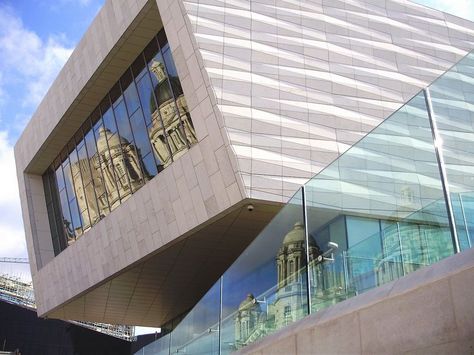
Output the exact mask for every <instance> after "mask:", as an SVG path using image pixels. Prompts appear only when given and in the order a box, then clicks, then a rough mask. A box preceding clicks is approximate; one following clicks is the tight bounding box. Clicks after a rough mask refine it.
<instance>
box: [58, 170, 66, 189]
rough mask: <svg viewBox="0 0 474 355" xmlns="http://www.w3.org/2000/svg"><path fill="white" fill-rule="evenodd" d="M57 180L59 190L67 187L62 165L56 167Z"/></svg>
mask: <svg viewBox="0 0 474 355" xmlns="http://www.w3.org/2000/svg"><path fill="white" fill-rule="evenodd" d="M56 182H57V186H58V191H61V190H62V189H64V187H65V184H64V174H63V168H62V166H61V165H60V166H59V167H58V168H57V169H56Z"/></svg>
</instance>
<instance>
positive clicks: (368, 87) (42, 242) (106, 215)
mask: <svg viewBox="0 0 474 355" xmlns="http://www.w3.org/2000/svg"><path fill="white" fill-rule="evenodd" d="M473 49H474V23H472V22H469V21H467V20H463V19H461V18H457V17H455V16H451V15H449V14H445V13H442V12H439V11H436V10H433V9H430V8H427V7H424V6H422V5H418V4H415V3H413V2H410V1H408V0H331V1H326V0H117V1H116V0H107V1H105V4H104V6H103V7H102V9H101V10H100V11H99V12H98V14H97V16H96V18H95V19H94V20H93V22H92V24H91V25H90V27H89V29H88V30H87V32H86V33H85V34H84V36H83V38H82V39H81V41H80V42H79V43H78V45H77V47H76V49H75V50H74V52H73V53H72V55H71V57H70V58H69V60H68V61H67V63H66V64H65V66H64V67H63V69H62V70H61V72H60V73H59V75H58V77H57V78H56V80H55V81H54V83H53V84H52V86H51V88H50V89H49V91H48V93H47V94H46V96H45V97H44V99H43V101H42V102H41V104H40V105H39V107H38V108H37V111H36V112H35V114H34V115H33V117H32V118H31V120H30V122H29V124H28V125H27V127H26V128H25V130H24V132H23V133H22V135H21V137H20V139H19V140H18V142H17V144H16V146H15V159H16V164H17V175H18V182H19V189H20V197H21V203H22V212H23V221H24V225H25V233H26V240H27V247H28V253H29V260H30V265H31V272H32V276H33V285H34V289H35V298H36V303H37V307H38V308H37V311H38V315H39V316H40V317H45V318H58V319H65V320H79V321H91V322H102V323H111V324H127V325H142V326H152V327H160V328H161V330H162V332H161V335H160V338H159V339H157V340H156V341H154V342H153V343H151V344H149V345H148V346H146V347H145V348H143V349H142V350H140V352H139V354H173V353H186V354H228V353H231V352H238V353H242V354H243V353H252V354H275V353H282V354H289V353H300V354H313V353H315V354H317V353H321V354H327V353H410V354H412V353H470V351H473V350H472V349H473V348H474V340H473V339H474V305H473V301H472V300H473V299H474V250H473V249H471V246H472V244H473V243H474V143H473V142H474V52H473V53H470V51H471V50H473ZM471 233H472V234H471Z"/></svg>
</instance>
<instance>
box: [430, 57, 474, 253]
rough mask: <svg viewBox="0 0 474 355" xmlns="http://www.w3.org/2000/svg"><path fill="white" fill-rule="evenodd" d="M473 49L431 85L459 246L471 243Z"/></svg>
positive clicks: (473, 213) (473, 222) (473, 238)
mask: <svg viewBox="0 0 474 355" xmlns="http://www.w3.org/2000/svg"><path fill="white" fill-rule="evenodd" d="M473 78H474V53H470V54H468V55H467V56H466V57H465V58H464V59H462V60H461V61H460V62H459V63H458V64H456V65H455V66H454V67H453V68H452V69H451V70H450V71H449V72H447V73H446V74H444V75H443V76H442V77H441V78H439V79H438V80H437V81H436V82H435V83H434V84H432V85H431V87H430V93H431V101H432V105H433V111H434V116H435V120H436V123H437V126H438V132H439V134H440V136H441V139H442V142H440V143H442V146H441V145H440V147H441V148H442V149H441V150H442V154H443V157H444V162H445V167H446V175H447V180H448V184H449V191H450V193H451V195H450V196H451V201H452V206H453V213H454V218H455V221H456V228H457V229H456V230H457V234H458V238H459V244H460V248H461V250H463V249H467V248H471V247H472V246H473V244H474V234H473V233H472V231H473V229H474V219H473V218H471V217H473V216H474V199H473V198H474V179H473V178H472V176H473V175H474V160H473V159H472V157H473V154H474V145H473V144H472V142H473V141H474V110H473V109H472V105H473V104H474V79H473Z"/></svg>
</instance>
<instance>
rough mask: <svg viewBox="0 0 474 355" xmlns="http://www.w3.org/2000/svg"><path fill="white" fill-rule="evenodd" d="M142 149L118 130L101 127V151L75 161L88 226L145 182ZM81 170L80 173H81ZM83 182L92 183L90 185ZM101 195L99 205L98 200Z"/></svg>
mask: <svg viewBox="0 0 474 355" xmlns="http://www.w3.org/2000/svg"><path fill="white" fill-rule="evenodd" d="M139 155H140V154H139V152H138V151H137V149H136V148H135V146H134V145H133V144H130V142H128V141H127V140H126V139H125V138H123V137H120V136H119V134H118V133H114V134H112V132H110V130H108V129H106V128H103V127H101V128H100V130H99V138H98V139H97V153H96V154H95V155H93V156H92V157H91V159H90V161H88V159H80V160H78V161H77V162H75V163H73V164H71V171H72V177H71V176H69V180H70V181H71V182H72V183H73V186H74V191H75V194H76V197H77V203H78V206H79V211H80V214H81V218H82V222H83V223H82V225H83V228H84V229H87V228H89V227H91V226H92V225H93V224H94V223H96V222H97V221H98V220H99V219H100V218H101V217H103V216H105V214H106V211H107V210H108V208H109V205H110V208H112V209H113V208H114V207H116V206H117V205H118V204H119V203H120V199H122V200H123V199H124V198H125V197H127V196H129V195H130V194H131V193H132V192H134V191H135V190H137V189H138V188H139V187H140V186H141V185H142V184H143V183H144V181H143V179H144V178H145V179H146V177H144V176H143V173H142V170H141V169H140V156H139ZM79 172H80V174H79ZM81 176H82V180H81ZM82 181H88V182H92V183H89V184H87V186H83V185H82ZM96 197H97V204H98V205H97V204H96V203H95V201H96Z"/></svg>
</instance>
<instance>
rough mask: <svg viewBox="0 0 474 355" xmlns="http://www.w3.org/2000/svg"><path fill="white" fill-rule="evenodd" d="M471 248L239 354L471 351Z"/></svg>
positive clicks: (473, 333)
mask: <svg viewBox="0 0 474 355" xmlns="http://www.w3.org/2000/svg"><path fill="white" fill-rule="evenodd" d="M473 302H474V249H470V250H467V251H464V252H463V253H461V254H457V255H454V256H451V257H449V258H447V259H444V260H442V261H440V262H438V263H436V264H434V265H431V266H429V267H426V268H424V269H421V270H418V271H416V272H414V273H412V274H409V275H408V276H405V277H403V278H401V279H399V280H397V281H394V282H391V283H388V284H386V285H384V286H382V287H379V288H376V289H373V290H371V291H369V292H366V293H364V294H362V295H359V296H356V297H354V298H352V299H349V300H346V301H344V302H341V303H339V304H337V305H334V306H332V307H330V308H328V309H326V310H323V311H320V312H318V313H316V314H313V315H310V316H308V317H306V318H304V319H302V320H300V321H299V322H296V323H294V324H292V325H290V326H288V327H287V328H284V329H282V330H281V331H279V332H277V333H275V334H273V335H270V336H268V337H265V338H263V339H262V340H261V341H259V342H257V343H254V344H252V345H250V346H247V347H245V348H243V349H241V351H239V352H238V353H239V354H255V355H257V354H258V355H264V354H272V355H273V354H472V353H474V303H473Z"/></svg>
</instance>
